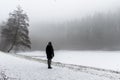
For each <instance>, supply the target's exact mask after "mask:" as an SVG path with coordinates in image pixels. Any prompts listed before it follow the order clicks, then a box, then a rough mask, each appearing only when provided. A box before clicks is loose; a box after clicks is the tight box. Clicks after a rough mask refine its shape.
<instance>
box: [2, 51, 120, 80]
mask: <svg viewBox="0 0 120 80" xmlns="http://www.w3.org/2000/svg"><path fill="white" fill-rule="evenodd" d="M0 73H1V74H0V79H1V78H2V77H3V76H7V78H8V79H6V80H13V79H14V80H119V79H117V78H112V75H111V78H110V77H105V76H100V75H93V74H90V73H86V72H81V71H76V70H71V69H69V68H66V67H59V66H53V69H47V65H46V64H44V63H40V62H36V61H32V60H27V59H24V58H20V57H15V56H13V55H9V54H5V53H2V52H0ZM101 74H102V75H104V74H103V73H101ZM111 74H112V73H111Z"/></svg>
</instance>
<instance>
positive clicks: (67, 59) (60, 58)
mask: <svg viewBox="0 0 120 80" xmlns="http://www.w3.org/2000/svg"><path fill="white" fill-rule="evenodd" d="M19 54H21V55H26V56H31V57H32V58H37V59H43V60H46V54H45V52H42V51H35V52H26V53H19ZM53 61H54V62H61V63H67V64H76V65H83V66H90V67H96V68H103V69H110V70H115V71H120V62H119V61H120V52H119V51H56V52H55V57H54V59H53Z"/></svg>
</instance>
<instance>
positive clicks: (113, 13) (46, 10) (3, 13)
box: [0, 0, 120, 50]
mask: <svg viewBox="0 0 120 80" xmlns="http://www.w3.org/2000/svg"><path fill="white" fill-rule="evenodd" d="M17 5H20V6H21V7H22V8H23V10H24V11H25V12H26V13H27V14H28V17H29V19H30V27H29V31H30V38H31V42H32V50H45V47H46V45H47V43H48V41H52V43H53V46H54V48H55V49H57V50H120V1H119V0H11V1H8V0H4V1H0V23H1V25H2V24H3V22H4V21H6V19H7V18H8V14H9V12H11V11H13V10H14V9H15V8H16V6H17Z"/></svg>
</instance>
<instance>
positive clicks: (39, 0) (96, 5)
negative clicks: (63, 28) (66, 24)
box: [0, 0, 120, 23]
mask: <svg viewBox="0 0 120 80" xmlns="http://www.w3.org/2000/svg"><path fill="white" fill-rule="evenodd" d="M17 5H21V6H22V8H23V9H24V10H25V12H27V14H28V16H29V18H30V21H31V23H37V22H40V21H48V22H49V21H64V20H70V19H74V18H80V17H81V16H85V15H88V14H93V13H95V12H108V11H110V12H111V11H114V10H115V9H117V8H119V7H120V0H10V1H8V0H0V22H1V21H3V20H6V19H7V18H8V13H9V12H11V11H13V10H14V9H16V6H17Z"/></svg>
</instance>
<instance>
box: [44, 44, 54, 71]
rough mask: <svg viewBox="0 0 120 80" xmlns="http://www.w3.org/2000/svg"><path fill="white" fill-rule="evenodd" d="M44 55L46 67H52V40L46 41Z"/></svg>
mask: <svg viewBox="0 0 120 80" xmlns="http://www.w3.org/2000/svg"><path fill="white" fill-rule="evenodd" d="M46 55H47V63H48V69H52V67H51V61H52V58H53V57H54V49H53V46H52V42H48V45H47V47H46Z"/></svg>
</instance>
